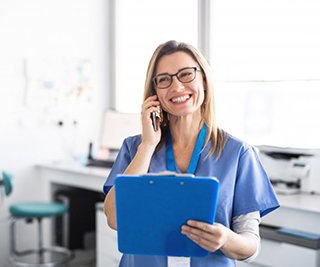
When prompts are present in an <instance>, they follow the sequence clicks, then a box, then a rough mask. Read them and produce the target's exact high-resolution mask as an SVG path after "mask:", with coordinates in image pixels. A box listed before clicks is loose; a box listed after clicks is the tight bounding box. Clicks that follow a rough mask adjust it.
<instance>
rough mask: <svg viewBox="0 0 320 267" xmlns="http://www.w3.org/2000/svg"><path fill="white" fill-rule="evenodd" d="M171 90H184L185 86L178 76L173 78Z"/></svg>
mask: <svg viewBox="0 0 320 267" xmlns="http://www.w3.org/2000/svg"><path fill="white" fill-rule="evenodd" d="M170 87H171V89H175V90H177V91H181V90H184V85H183V83H182V82H180V81H179V80H178V78H177V76H173V77H172V83H171V86H170Z"/></svg>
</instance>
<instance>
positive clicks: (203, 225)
mask: <svg viewBox="0 0 320 267" xmlns="http://www.w3.org/2000/svg"><path fill="white" fill-rule="evenodd" d="M187 225H189V226H190V227H192V228H197V229H200V230H202V231H204V232H207V233H213V232H214V227H213V225H212V224H208V223H205V222H199V221H194V220H188V221H187Z"/></svg>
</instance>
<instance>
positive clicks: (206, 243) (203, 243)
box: [187, 234, 218, 252]
mask: <svg viewBox="0 0 320 267" xmlns="http://www.w3.org/2000/svg"><path fill="white" fill-rule="evenodd" d="M187 236H188V237H189V238H190V239H191V240H192V241H193V242H195V243H196V244H198V245H199V246H200V247H202V248H203V249H205V250H208V251H210V252H214V251H216V250H217V249H218V247H217V246H214V245H213V243H212V242H211V241H209V240H206V239H204V238H201V237H199V236H197V235H194V234H189V235H187Z"/></svg>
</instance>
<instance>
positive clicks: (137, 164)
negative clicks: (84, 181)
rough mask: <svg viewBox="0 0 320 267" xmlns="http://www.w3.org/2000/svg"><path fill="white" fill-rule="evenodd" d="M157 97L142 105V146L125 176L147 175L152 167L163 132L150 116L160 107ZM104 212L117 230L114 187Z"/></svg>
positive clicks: (106, 201)
mask: <svg viewBox="0 0 320 267" xmlns="http://www.w3.org/2000/svg"><path fill="white" fill-rule="evenodd" d="M156 98H157V97H156V96H151V97H149V98H147V99H146V101H145V102H144V103H143V105H142V112H141V119H142V137H141V144H140V145H139V147H138V150H137V153H136V154H135V156H134V158H133V159H132V161H131V163H130V164H129V166H128V167H127V169H126V170H125V172H124V173H125V174H132V175H139V174H143V173H147V172H148V169H149V165H150V161H151V158H152V155H153V153H154V150H155V148H156V146H157V144H158V143H159V141H160V137H161V131H160V122H159V121H158V123H159V125H158V129H159V130H158V131H157V132H155V131H154V130H153V126H152V121H151V119H150V114H151V112H152V111H156V110H157V108H156V106H157V105H159V101H156ZM104 212H105V214H106V216H107V219H108V225H109V226H110V228H112V229H114V230H116V229H117V223H116V209H115V195H114V186H113V187H112V188H111V189H110V190H109V192H108V194H107V196H106V198H105V201H104Z"/></svg>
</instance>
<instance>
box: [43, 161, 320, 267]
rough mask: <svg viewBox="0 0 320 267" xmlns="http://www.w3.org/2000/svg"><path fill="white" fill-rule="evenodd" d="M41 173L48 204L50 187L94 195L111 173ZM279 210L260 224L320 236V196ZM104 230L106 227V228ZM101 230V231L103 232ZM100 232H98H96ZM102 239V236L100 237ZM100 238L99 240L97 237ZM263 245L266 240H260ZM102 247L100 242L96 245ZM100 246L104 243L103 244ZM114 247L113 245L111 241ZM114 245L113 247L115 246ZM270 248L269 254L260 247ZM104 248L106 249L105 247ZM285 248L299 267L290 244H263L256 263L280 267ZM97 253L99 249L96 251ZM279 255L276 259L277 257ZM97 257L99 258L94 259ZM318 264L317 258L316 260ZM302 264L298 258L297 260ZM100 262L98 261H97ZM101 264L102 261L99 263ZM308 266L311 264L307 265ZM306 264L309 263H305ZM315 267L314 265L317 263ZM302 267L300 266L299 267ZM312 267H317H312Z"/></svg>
mask: <svg viewBox="0 0 320 267" xmlns="http://www.w3.org/2000/svg"><path fill="white" fill-rule="evenodd" d="M37 168H38V170H39V171H40V175H41V180H42V183H43V184H42V187H43V195H44V199H47V200H51V196H52V185H53V184H60V185H67V186H74V187H79V188H84V189H89V190H94V191H97V192H102V188H103V184H104V182H105V180H106V177H107V175H108V174H109V172H110V169H101V168H94V167H89V168H88V167H81V166H79V165H77V164H70V163H59V164H39V165H37ZM278 198H279V201H280V204H281V208H280V209H278V210H276V211H274V212H272V213H271V214H268V215H267V216H266V217H265V218H263V220H262V222H263V223H264V224H268V225H273V226H277V227H288V228H292V229H295V230H300V231H305V232H310V233H315V234H320V204H319V203H320V196H319V195H287V196H286V195H278ZM100 210H101V208H100ZM101 218H103V217H102V215H101V214H100V220H101V221H103V222H104V224H105V220H103V219H101ZM49 227H50V226H48V228H47V230H46V231H47V234H48V235H49V233H50V232H49V229H50V228H49ZM106 227H107V226H106ZM103 228H104V226H103V227H102V229H103ZM98 229H101V228H98ZM106 229H107V228H106ZM101 236H102V235H101ZM98 238H99V237H98ZM263 241H265V240H263ZM99 243H101V240H100V241H99ZM102 243H103V242H102ZM114 243H115V241H114ZM114 245H115V244H113V246H114ZM264 245H265V246H270V251H268V249H266V247H265V248H264V247H263V246H264ZM104 246H105V245H104ZM283 247H284V248H285V251H286V253H288V255H285V256H286V257H287V258H289V259H291V262H292V263H297V264H299V253H300V252H297V253H295V252H296V250H295V249H296V248H294V247H292V246H291V245H290V244H289V245H287V244H282V243H281V244H279V243H276V242H271V243H270V242H268V240H267V241H266V242H264V243H263V244H262V252H263V253H264V252H267V255H265V256H264V258H261V257H260V259H259V257H258V261H259V260H260V264H261V263H262V264H264V266H277V267H278V266H280V265H277V263H275V262H272V260H270V259H275V258H277V257H280V256H281V255H280V254H279V253H280V251H281V250H282V249H283ZM97 251H99V248H97ZM263 253H262V256H263ZM277 253H278V254H279V255H278V254H277ZM97 256H98V257H99V255H97ZM313 256H314V254H308V253H307V254H306V255H305V258H306V259H307V260H310V259H311V257H313ZM296 257H298V258H297V259H296ZM318 258H319V261H320V256H319V257H318ZM300 260H301V258H300ZM98 261H99V259H98ZM101 262H103V261H101ZM309 262H310V261H309ZM307 263H308V261H307ZM316 264H317V263H316ZM241 266H243V265H241ZM282 266H299V265H293V264H289V265H282ZM300 266H302V265H300ZM303 266H314V265H311V264H310V265H308V264H307V265H303ZM315 266H320V262H319V265H315Z"/></svg>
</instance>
